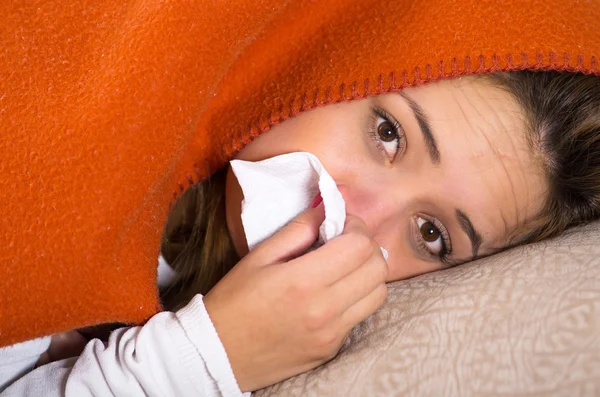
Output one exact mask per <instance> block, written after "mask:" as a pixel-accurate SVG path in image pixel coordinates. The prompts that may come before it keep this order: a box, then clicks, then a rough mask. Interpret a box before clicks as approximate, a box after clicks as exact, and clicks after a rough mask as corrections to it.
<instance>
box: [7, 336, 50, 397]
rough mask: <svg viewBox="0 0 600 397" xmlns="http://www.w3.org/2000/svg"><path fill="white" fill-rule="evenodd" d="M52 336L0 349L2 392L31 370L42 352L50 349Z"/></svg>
mask: <svg viewBox="0 0 600 397" xmlns="http://www.w3.org/2000/svg"><path fill="white" fill-rule="evenodd" d="M48 346H50V337H49V336H46V337H44V338H38V339H33V340H28V341H26V342H22V343H17V344H16V345H12V346H7V347H3V348H1V349H0V392H1V391H2V390H4V389H5V388H6V387H7V386H8V385H10V384H11V383H13V382H14V381H15V380H17V379H19V378H20V377H21V376H23V375H25V374H26V373H27V372H29V371H31V370H32V369H33V367H34V366H35V363H36V362H37V361H38V360H39V358H40V354H42V353H43V352H45V351H46V350H48Z"/></svg>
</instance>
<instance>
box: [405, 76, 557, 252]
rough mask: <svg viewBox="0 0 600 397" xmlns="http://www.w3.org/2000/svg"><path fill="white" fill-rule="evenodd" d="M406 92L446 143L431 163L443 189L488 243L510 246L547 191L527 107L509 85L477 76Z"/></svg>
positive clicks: (451, 202) (439, 145)
mask: <svg viewBox="0 0 600 397" xmlns="http://www.w3.org/2000/svg"><path fill="white" fill-rule="evenodd" d="M405 93H406V94H408V95H409V96H410V97H411V98H412V99H413V100H415V101H416V102H417V103H419V104H420V105H421V107H422V108H423V110H424V111H425V113H427V115H428V117H429V119H430V122H431V129H432V131H433V132H434V134H435V137H436V140H437V143H438V147H439V150H440V159H441V162H440V164H439V165H438V166H437V167H435V168H436V169H435V170H433V169H432V172H433V173H434V174H435V175H436V179H437V181H438V183H437V186H438V187H439V189H440V192H439V193H440V194H443V195H444V196H443V197H444V199H445V200H448V201H450V203H449V204H450V205H452V206H455V208H461V209H463V211H464V212H465V213H467V214H468V215H469V217H470V218H471V220H472V222H473V224H474V226H475V228H476V229H478V230H479V231H480V232H481V233H482V235H483V237H484V245H487V246H488V248H491V246H494V247H496V248H497V247H498V246H499V245H504V244H505V243H506V241H505V239H506V237H507V234H509V233H511V232H512V231H513V230H514V229H515V228H517V227H519V226H521V225H523V224H526V223H527V222H528V221H529V220H531V219H532V218H533V217H534V216H535V215H537V213H538V212H539V211H540V210H541V207H542V204H543V201H544V200H543V197H544V192H545V191H546V183H545V178H544V176H543V169H542V167H541V164H540V163H539V162H538V161H537V160H536V158H535V156H534V155H533V153H532V150H531V145H530V144H529V137H528V135H527V134H529V133H530V132H529V130H528V129H527V127H526V126H527V124H526V121H525V120H526V118H525V115H524V112H523V110H522V109H521V108H520V106H519V105H518V103H517V101H516V100H515V99H514V98H513V97H512V96H511V95H510V94H509V93H508V92H506V91H504V90H502V89H500V88H497V87H494V86H493V85H491V84H490V83H488V82H487V80H484V79H481V78H476V77H469V78H462V79H456V80H449V81H442V82H439V83H434V84H429V85H426V86H422V87H417V88H413V89H408V90H406V91H405ZM482 248H484V247H483V246H482Z"/></svg>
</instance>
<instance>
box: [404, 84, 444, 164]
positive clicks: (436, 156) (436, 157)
mask: <svg viewBox="0 0 600 397" xmlns="http://www.w3.org/2000/svg"><path fill="white" fill-rule="evenodd" d="M398 94H400V96H401V97H402V98H404V100H405V101H406V102H407V103H408V106H410V109H411V110H412V111H413V114H414V115H415V118H416V119H417V123H418V124H419V128H420V129H421V133H422V134H423V139H424V140H425V145H426V146H427V151H428V152H429V158H430V159H431V162H432V163H433V164H435V165H438V164H439V163H440V151H439V150H438V146H437V142H436V140H435V135H434V134H433V131H432V129H431V122H430V121H429V117H428V116H427V113H425V111H424V110H423V108H422V107H421V105H419V104H418V103H417V102H415V101H414V100H413V99H412V98H410V97H409V96H408V95H406V93H404V92H402V91H400V92H399V93H398Z"/></svg>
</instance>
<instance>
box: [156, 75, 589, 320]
mask: <svg viewBox="0 0 600 397" xmlns="http://www.w3.org/2000/svg"><path fill="white" fill-rule="evenodd" d="M482 77H483V78H484V79H488V81H491V82H492V83H493V84H494V85H496V86H498V87H501V88H503V89H505V90H507V91H508V92H510V93H511V94H512V95H513V96H514V97H515V98H516V99H517V101H518V102H519V103H520V105H521V107H522V108H523V110H524V113H525V117H526V120H527V127H528V130H529V131H528V133H529V135H528V137H529V142H530V144H531V149H532V150H533V151H535V152H536V155H538V156H539V158H541V159H542V165H543V168H544V171H545V174H546V178H547V181H548V186H549V191H548V194H547V199H546V203H545V205H544V207H543V210H542V211H541V212H540V213H539V215H538V216H537V217H536V218H535V219H534V220H533V221H531V222H528V223H527V224H526V225H523V227H522V228H519V230H516V231H513V233H511V237H513V238H512V239H511V241H510V243H509V245H516V244H524V243H529V242H534V241H539V240H542V239H545V238H548V237H551V236H554V235H557V234H559V233H561V232H563V231H564V230H566V229H567V228H569V227H571V226H574V225H577V224H581V223H585V222H589V221H591V220H594V219H597V218H600V77H599V76H593V75H584V74H581V73H569V72H553V71H552V72H532V71H520V72H508V73H497V74H491V75H486V76H482ZM225 177H226V170H222V171H220V172H218V173H217V174H215V175H213V176H212V177H211V178H209V179H208V180H206V181H205V182H203V183H200V184H197V185H196V186H194V187H192V188H190V189H188V191H187V192H186V193H185V194H184V195H183V196H182V197H181V198H180V200H179V201H178V202H177V203H176V204H175V206H174V208H173V210H172V212H171V215H170V216H169V219H168V221H167V226H166V229H165V233H164V236H163V240H162V245H161V250H162V253H163V255H164V257H165V259H166V260H167V262H168V263H169V264H171V266H172V267H174V268H175V269H176V271H177V272H178V273H179V278H178V281H177V282H176V283H175V284H174V285H173V286H171V287H169V288H167V289H166V290H164V291H161V296H162V299H163V303H164V305H165V308H167V309H168V310H176V309H177V308H179V307H181V306H183V305H184V304H186V303H187V302H188V301H189V300H190V299H191V298H192V297H193V296H194V295H195V294H196V293H202V294H206V293H207V292H208V291H209V290H210V289H211V288H212V287H213V286H214V285H215V284H216V283H217V282H218V281H219V280H220V279H221V278H222V277H223V276H224V275H225V274H226V273H227V272H228V271H229V270H230V269H231V268H232V267H233V266H234V265H235V264H236V263H237V261H238V260H239V258H238V257H237V256H236V254H235V250H234V248H233V244H232V242H231V238H230V236H229V233H228V231H227V226H226V221H225V200H224V199H225V197H224V196H225Z"/></svg>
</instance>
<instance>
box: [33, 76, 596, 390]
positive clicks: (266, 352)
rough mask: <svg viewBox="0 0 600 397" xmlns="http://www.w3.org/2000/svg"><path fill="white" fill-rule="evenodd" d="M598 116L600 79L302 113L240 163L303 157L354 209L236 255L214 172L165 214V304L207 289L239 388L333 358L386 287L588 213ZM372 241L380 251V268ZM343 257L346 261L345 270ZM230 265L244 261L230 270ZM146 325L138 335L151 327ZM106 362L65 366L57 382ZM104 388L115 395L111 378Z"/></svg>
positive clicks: (456, 88) (527, 79) (547, 79)
mask: <svg viewBox="0 0 600 397" xmlns="http://www.w3.org/2000/svg"><path fill="white" fill-rule="evenodd" d="M599 110H600V77H596V76H589V75H581V74H571V73H559V72H513V73H507V74H497V75H490V76H477V77H467V78H462V79H458V80H448V81H442V82H439V83H434V84H430V85H426V86H422V87H417V88H412V89H406V90H404V91H402V92H400V93H398V94H387V95H383V96H380V97H371V98H369V99H365V100H361V101H354V102H349V103H343V104H338V105H331V106H326V107H322V108H319V109H316V110H313V111H309V112H306V113H303V114H301V115H299V116H298V117H296V118H294V119H292V120H289V121H287V122H285V123H282V124H281V125H279V126H277V127H275V128H274V129H273V130H272V131H270V132H268V133H266V134H264V135H263V136H261V137H260V138H258V139H257V140H256V141H254V142H252V143H251V144H249V145H248V146H246V148H244V149H243V150H242V151H241V152H240V153H239V155H238V158H239V159H245V160H251V161H257V160H261V159H264V158H268V157H272V156H274V155H278V154H282V153H287V152H292V151H310V152H312V153H315V154H316V155H317V156H318V157H319V158H320V159H322V162H323V164H324V165H325V166H326V168H327V169H328V170H329V172H330V173H331V175H332V177H333V178H334V179H335V181H336V182H337V183H338V186H339V188H340V191H341V192H342V194H343V196H344V198H345V200H346V203H347V212H348V213H349V214H351V215H353V216H351V217H350V218H349V220H348V222H347V224H346V228H345V232H344V235H343V236H341V237H339V238H337V239H334V240H333V241H332V242H331V243H328V244H326V245H325V246H324V247H322V248H320V249H317V250H316V251H314V252H312V253H310V254H306V255H303V253H304V252H305V251H306V250H307V249H308V248H309V247H310V246H311V245H312V244H313V242H314V240H315V238H316V234H315V233H316V230H317V228H318V225H319V224H320V222H321V221H322V219H323V212H322V208H321V207H320V205H319V202H318V200H317V201H315V203H314V205H313V208H311V209H309V210H308V211H307V212H306V213H304V214H303V215H301V216H300V218H298V219H297V221H296V222H295V223H293V224H292V225H290V226H288V227H287V228H286V229H284V230H283V231H282V232H280V233H278V234H277V235H275V236H274V237H272V238H271V239H269V240H267V241H266V242H264V243H263V244H262V245H261V246H259V247H258V248H257V250H256V251H255V252H253V253H252V254H248V252H247V246H246V244H245V239H244V234H243V229H242V228H241V220H240V208H241V205H240V202H241V199H242V196H241V192H240V189H239V185H237V183H236V182H235V179H234V178H235V177H234V176H233V175H232V174H231V172H230V171H229V172H227V173H226V171H227V170H224V171H223V172H221V173H219V174H217V175H216V176H215V177H213V178H212V179H211V180H208V181H206V182H204V183H203V184H202V185H200V186H198V187H196V188H194V189H192V190H190V192H189V193H187V194H186V196H184V199H185V200H182V201H181V202H182V203H185V202H186V200H187V202H188V206H189V207H188V208H185V207H184V208H181V209H177V208H176V210H175V211H174V213H178V212H180V213H182V214H187V215H189V216H190V218H191V222H190V219H188V220H187V222H186V219H185V217H184V220H183V221H181V220H180V223H179V224H177V219H173V218H171V219H170V221H171V223H172V224H171V225H170V227H169V228H170V229H171V232H170V233H169V234H168V235H167V238H166V239H165V243H164V248H165V249H164V251H165V254H167V257H174V258H175V259H174V261H173V263H174V266H175V267H176V269H177V271H178V272H179V274H180V275H181V276H180V278H179V281H178V282H177V284H176V285H174V286H171V287H170V288H168V289H167V292H166V294H165V296H166V299H167V301H168V305H167V307H170V308H172V309H177V308H179V307H182V306H184V305H185V304H187V303H188V301H189V299H190V298H191V297H193V296H194V295H196V294H198V293H202V294H207V295H206V297H205V299H204V303H205V305H206V310H207V312H208V313H209V315H210V318H211V319H212V321H213V323H214V324H215V327H216V330H217V333H218V335H219V338H220V339H221V341H222V343H223V346H224V348H225V351H226V352H227V357H228V358H229V361H230V363H231V367H232V371H233V375H234V376H235V379H236V380H237V383H238V384H239V386H240V388H241V390H243V391H251V390H256V389H258V388H261V387H264V386H267V385H270V384H273V383H275V382H278V381H280V380H283V379H285V378H287V377H289V376H293V375H295V374H297V373H299V372H303V371H305V370H308V369H310V368H312V367H314V366H315V365H318V364H321V363H323V362H324V361H326V360H328V359H329V358H331V357H332V356H333V355H335V353H336V352H337V349H339V347H340V346H341V343H342V341H343V339H344V336H345V335H346V333H347V332H348V331H349V330H350V328H351V327H353V326H354V325H356V324H357V323H358V322H359V321H361V320H362V319H364V318H365V317H366V316H368V315H369V314H371V313H372V312H373V311H374V310H376V309H377V308H378V307H379V306H380V305H381V304H382V303H383V302H384V301H385V297H386V289H385V284H384V283H385V282H387V281H393V280H398V279H402V278H406V277H411V276H414V275H418V274H422V273H425V272H429V271H434V270H438V269H442V268H444V267H448V266H454V265H457V264H460V263H462V262H466V261H469V260H472V259H474V258H477V257H481V256H485V255H490V254H492V253H494V252H498V251H500V250H503V249H505V248H507V247H510V246H513V245H516V244H522V243H526V242H531V241H537V240H540V239H543V238H546V237H549V236H552V235H556V234H557V233H560V232H562V231H563V230H565V229H566V228H568V227H569V226H572V225H576V224H580V223H583V222H588V221H591V220H593V219H597V218H598V217H600V178H599V177H598V169H600V117H599V116H598V115H599V112H598V111H599ZM284 135H285V137H286V139H285V140H283V139H281V138H282V137H283V136H284ZM465 154H468V155H465ZM349 157H350V158H351V159H352V161H348V158H349ZM218 178H221V180H220V181H219V180H218ZM225 178H227V183H225V181H224V179H225ZM190 203H191V204H192V205H190ZM173 222H175V225H173ZM185 230H188V232H187V233H184V231H185ZM228 231H229V232H228ZM229 233H230V234H231V239H230V238H229ZM191 236H193V237H191ZM175 237H176V238H178V239H179V245H180V246H181V245H182V243H183V242H188V244H187V245H185V244H184V245H183V249H182V250H181V249H180V251H182V252H183V253H180V254H176V252H175V249H174V248H176V247H177V245H175V244H173V240H174V238H175ZM379 246H385V247H386V248H387V250H388V252H389V260H388V261H387V263H386V262H385V261H384V260H383V258H382V257H381V254H380V253H379V250H378V247H379ZM340 252H343V253H345V255H344V256H343V260H341V261H340V260H339V257H340V256H339V253H340ZM236 256H239V257H241V258H244V259H243V260H242V261H241V262H239V264H237V266H235V267H233V266H234V265H236V263H237V260H236ZM282 262H283V263H282ZM274 263H278V265H276V266H270V264H274ZM231 267H233V271H231V272H229V274H228V275H227V276H226V277H225V278H223V279H222V280H220V279H221V278H222V277H223V276H224V275H225V273H227V272H228V271H229V269H230V268H231ZM324 267H325V268H326V270H324ZM289 279H291V280H292V281H291V282H290V281H288V280H289ZM219 280H220V281H219ZM317 280H320V281H317ZM211 283H212V284H214V283H216V286H214V288H213V285H211ZM301 287H302V288H304V289H300V288H301ZM290 299H293V301H290ZM197 304H198V303H197V302H196V305H197ZM191 307H194V304H191V305H190V306H188V308H187V310H191V309H190V308H191ZM185 310H186V309H183V310H182V311H184V312H185ZM290 312H293V313H295V314H294V315H290V314H289V313H290ZM159 316H160V315H159ZM159 316H157V317H159ZM153 321H154V322H155V323H156V322H157V321H156V320H151V321H150V323H149V324H148V325H146V327H142V328H141V330H140V331H136V332H141V333H143V332H144V328H146V329H152V327H154V328H156V327H157V325H154V324H153ZM126 332H129V334H131V333H132V332H131V330H130V331H125V330H121V331H120V334H121V335H123V337H122V338H123V340H121V341H117V340H115V339H113V340H112V342H111V345H112V346H111V345H109V347H107V348H103V347H102V346H101V344H100V343H99V342H97V343H95V346H94V347H93V349H92V348H91V347H90V348H88V349H87V350H86V352H85V353H84V357H82V358H81V359H80V362H86V360H87V361H88V362H89V361H90V357H93V358H96V359H97V360H98V361H100V362H102V360H103V356H105V355H107V352H112V353H113V354H114V351H115V349H116V350H117V351H118V350H119V349H121V348H124V347H123V346H126V345H127V344H128V343H129V342H130V341H136V343H139V340H142V339H143V337H135V336H130V337H129V338H127V337H125V336H124V335H126ZM154 336H156V335H154ZM171 338H173V339H176V338H175V337H174V336H171ZM315 341H318V342H317V343H316V344H315ZM323 342H325V343H323ZM119 346H121V347H119ZM298 346H300V347H302V348H301V349H299V350H300V351H295V350H296V349H297V348H298ZM292 347H293V348H292ZM221 355H222V352H221ZM214 356H218V353H216V352H213V353H212V355H208V356H207V357H205V360H206V365H207V366H210V365H215V364H214V363H213V362H211V360H212V359H214ZM104 360H106V359H104ZM225 360H226V358H225ZM54 365H56V364H54ZM70 365H72V364H70ZM88 365H89V364H88ZM110 365H113V366H114V363H111V364H109V361H107V362H106V363H103V364H100V365H98V366H97V368H90V367H88V368H86V369H85V370H83V369H79V368H77V367H75V368H76V370H75V371H74V373H73V374H71V375H70V376H71V378H70V380H69V382H71V383H72V384H73V383H77V378H78V377H84V376H90V374H93V373H94V369H95V370H96V371H98V370H100V371H103V370H105V368H110ZM154 365H156V364H154ZM49 367H51V366H49ZM77 369H78V371H77ZM145 369H146V370H147V369H148V368H145ZM158 370H160V368H158ZM38 372H39V374H43V372H44V368H43V367H42V368H40V369H39V370H38ZM45 372H46V376H45V378H44V380H45V381H46V382H48V381H55V382H57V383H60V382H62V379H63V378H62V377H58V378H56V377H54V378H52V376H51V375H50V373H51V370H50V368H48V369H46V370H45ZM132 372H134V373H135V371H132ZM183 372H185V371H183ZM173 374H178V373H177V371H175V372H174V373H173V372H172V373H171V375H172V376H173ZM179 375H181V374H179ZM30 376H31V375H30ZM38 376H40V375H38ZM64 377H65V378H67V375H64ZM97 378H100V377H99V376H98V377H97ZM174 378H175V379H178V378H177V377H176V376H174ZM26 379H27V377H25V378H23V379H22V380H21V383H24V381H26ZM38 379H39V378H38ZM74 379H75V380H74ZM87 382H89V383H91V384H94V386H95V387H99V386H98V384H99V383H101V382H95V381H89V380H88V381H87ZM155 382H156V381H155ZM157 383H158V384H160V382H157ZM148 384H151V383H146V384H145V385H146V386H147V385H148ZM103 386H105V387H107V388H111V389H112V388H114V384H113V383H111V381H110V380H109V381H107V382H106V384H104V385H103ZM120 386H121V387H123V383H121V384H120ZM72 387H74V388H76V386H72ZM150 390H152V389H150ZM221 392H224V390H221Z"/></svg>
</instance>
